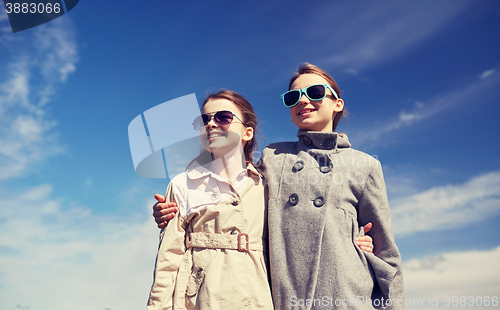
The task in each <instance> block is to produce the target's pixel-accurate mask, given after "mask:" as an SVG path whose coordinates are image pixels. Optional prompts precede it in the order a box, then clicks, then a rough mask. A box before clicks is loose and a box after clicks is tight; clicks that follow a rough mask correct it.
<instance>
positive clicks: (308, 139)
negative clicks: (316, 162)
mask: <svg viewBox="0 0 500 310" xmlns="http://www.w3.org/2000/svg"><path fill="white" fill-rule="evenodd" d="M304 143H305V144H306V145H311V143H312V140H311V138H309V137H308V136H304Z"/></svg>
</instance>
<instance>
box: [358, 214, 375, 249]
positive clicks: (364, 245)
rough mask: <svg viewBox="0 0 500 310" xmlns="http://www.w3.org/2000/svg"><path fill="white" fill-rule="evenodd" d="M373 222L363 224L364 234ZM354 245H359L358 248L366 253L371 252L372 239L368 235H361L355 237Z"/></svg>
mask: <svg viewBox="0 0 500 310" xmlns="http://www.w3.org/2000/svg"><path fill="white" fill-rule="evenodd" d="M372 227H373V224H372V223H371V222H370V223H368V224H366V225H365V227H364V231H365V234H366V233H367V232H369V231H370V229H372ZM355 241H356V245H357V246H359V248H360V249H361V250H363V251H365V252H367V253H370V254H373V239H372V237H370V236H366V235H365V236H363V237H357V238H356V239H355Z"/></svg>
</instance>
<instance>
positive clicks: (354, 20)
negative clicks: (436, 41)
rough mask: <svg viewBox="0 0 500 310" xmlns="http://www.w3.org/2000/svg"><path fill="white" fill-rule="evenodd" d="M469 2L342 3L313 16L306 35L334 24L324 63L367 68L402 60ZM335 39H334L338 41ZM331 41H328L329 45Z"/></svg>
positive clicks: (450, 20)
mask: <svg viewBox="0 0 500 310" xmlns="http://www.w3.org/2000/svg"><path fill="white" fill-rule="evenodd" d="M470 4H471V2H468V1H439V2H436V1H434V2H428V1H413V2H397V1H392V2H384V3H383V4H381V3H380V2H371V1H363V2H360V3H358V4H353V3H352V2H338V3H337V4H336V5H334V6H332V7H330V8H324V7H322V8H321V9H322V11H321V12H319V13H318V14H317V16H315V18H314V19H311V22H310V24H311V25H312V26H311V27H310V28H308V29H306V32H305V35H304V36H305V37H311V36H314V35H313V34H315V33H318V29H330V30H333V31H327V37H326V38H325V39H324V40H323V41H322V44H323V45H322V49H324V50H329V51H331V56H328V57H327V58H326V59H325V60H324V63H323V64H322V66H323V65H332V66H334V67H337V68H349V69H356V70H358V71H359V70H363V69H366V68H369V67H373V66H378V65H381V64H383V63H385V62H388V61H392V60H394V59H397V58H399V57H401V56H402V55H404V54H405V53H407V52H408V51H410V50H412V49H414V48H415V47H416V46H418V45H419V44H421V43H423V42H425V41H426V40H427V39H429V38H431V37H432V36H433V35H435V34H436V33H439V32H440V31H442V29H444V28H445V27H446V26H448V25H449V24H450V22H452V21H453V20H454V19H456V18H457V17H458V16H459V15H460V14H462V13H464V12H466V11H467V9H468V8H469V6H470ZM332 38H334V39H333V40H332ZM325 45H326V46H325Z"/></svg>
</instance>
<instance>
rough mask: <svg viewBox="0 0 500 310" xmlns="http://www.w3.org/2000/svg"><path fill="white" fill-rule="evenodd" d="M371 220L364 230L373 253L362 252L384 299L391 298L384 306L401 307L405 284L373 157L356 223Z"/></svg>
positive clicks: (380, 177)
mask: <svg viewBox="0 0 500 310" xmlns="http://www.w3.org/2000/svg"><path fill="white" fill-rule="evenodd" d="M368 222H372V223H373V227H372V229H371V230H370V231H369V232H368V233H367V234H368V235H370V236H371V237H372V238H373V246H374V249H373V250H374V254H375V255H371V254H368V253H364V254H365V256H366V258H367V260H368V261H369V263H370V265H371V267H372V269H373V272H374V274H375V277H376V280H377V283H378V285H379V288H380V291H381V293H382V294H381V297H383V298H384V300H387V299H388V298H390V299H391V302H392V306H390V307H388V308H387V309H403V308H404V307H399V306H398V305H397V304H398V301H399V303H400V304H403V305H404V287H403V268H402V262H401V255H400V253H399V249H398V247H397V246H396V242H395V241H394V233H393V230H392V221H391V213H390V209H389V202H388V199H387V190H386V187H385V182H384V176H383V173H382V166H381V165H380V162H379V161H378V160H376V161H375V164H374V166H373V169H372V170H371V172H370V173H369V174H368V175H367V179H366V182H365V186H364V190H363V192H362V195H361V198H360V200H359V202H358V223H359V224H360V225H366V224H367V223H368Z"/></svg>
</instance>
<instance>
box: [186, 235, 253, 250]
mask: <svg viewBox="0 0 500 310" xmlns="http://www.w3.org/2000/svg"><path fill="white" fill-rule="evenodd" d="M186 247H187V248H207V249H229V250H238V251H240V252H248V251H249V250H252V251H262V241H261V240H259V241H258V242H255V241H252V242H250V239H249V237H248V235H247V234H237V235H232V234H213V233H204V232H200V233H190V234H189V235H188V236H187V238H186Z"/></svg>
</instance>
